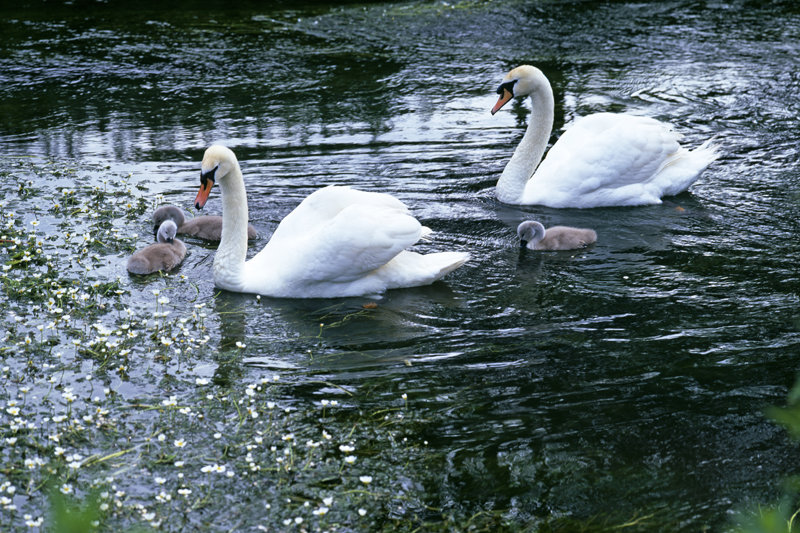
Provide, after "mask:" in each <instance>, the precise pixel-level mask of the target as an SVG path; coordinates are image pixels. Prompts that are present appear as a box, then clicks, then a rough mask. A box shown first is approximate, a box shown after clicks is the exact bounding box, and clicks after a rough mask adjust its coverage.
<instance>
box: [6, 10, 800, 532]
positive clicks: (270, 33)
mask: <svg viewBox="0 0 800 533" xmlns="http://www.w3.org/2000/svg"><path fill="white" fill-rule="evenodd" d="M36 5H39V4H36ZM42 5H44V4H42ZM48 5H49V4H48ZM39 7H41V6H39ZM156 7H160V6H156V4H154V3H149V4H148V3H146V2H145V3H141V2H140V3H139V4H138V7H136V8H135V9H132V8H125V9H123V8H119V7H118V6H114V7H113V8H112V7H111V6H96V7H94V8H92V9H91V10H88V11H79V10H78V8H77V7H74V8H73V7H67V6H62V7H59V8H58V9H54V10H49V9H48V10H42V9H39V10H25V9H17V10H13V9H11V8H3V9H4V15H5V17H4V18H5V19H6V20H7V21H8V23H7V24H6V25H5V30H4V32H3V34H2V36H0V43H2V54H0V102H2V103H0V110H2V112H0V146H2V149H3V151H4V152H6V153H14V154H32V155H37V156H44V157H55V158H60V157H77V158H84V159H99V160H103V161H107V162H108V163H109V164H110V165H112V167H115V168H118V167H119V168H122V167H124V168H131V167H132V168H133V171H134V173H139V174H142V175H143V176H144V177H146V178H148V179H149V180H152V188H153V190H154V192H160V193H163V194H165V196H166V198H167V200H168V201H170V202H173V203H177V204H180V205H183V206H184V207H185V208H187V209H189V207H190V205H191V201H192V199H193V197H194V192H195V191H196V187H197V177H198V175H197V170H198V167H199V160H200V157H201V154H202V151H203V149H204V148H205V146H206V145H208V144H209V143H211V142H214V141H221V142H224V143H226V144H228V145H230V146H231V147H233V148H234V149H235V150H236V152H237V154H238V156H239V159H240V161H241V162H242V166H243V170H244V173H245V179H246V182H247V187H248V192H249V198H250V213H251V217H252V222H253V223H254V224H255V225H256V226H257V228H258V229H259V231H260V233H261V237H260V239H259V240H257V241H256V242H255V243H253V244H251V252H252V253H255V251H256V250H257V249H259V248H260V247H261V246H263V244H264V243H265V242H266V239H267V238H268V236H269V235H270V234H271V232H272V231H273V230H274V228H275V227H276V225H277V223H278V222H279V221H280V219H281V218H282V217H283V216H285V215H286V214H287V213H288V212H289V211H290V210H291V209H292V208H293V207H294V206H295V205H297V203H299V201H300V200H301V199H302V198H303V197H305V196H306V195H307V194H309V193H310V192H311V191H313V190H315V189H316V188H318V187H320V186H323V185H326V184H331V183H338V184H347V185H353V186H357V187H361V188H365V189H370V190H378V191H386V192H391V193H393V194H396V195H397V196H399V197H400V198H402V199H403V200H404V201H406V202H407V203H408V204H409V205H410V206H411V207H412V209H413V211H414V212H415V214H416V215H417V216H418V217H419V218H420V219H421V220H423V222H424V223H425V224H427V225H429V226H430V227H432V228H433V229H434V230H435V231H436V239H434V241H433V242H431V243H426V244H423V245H422V246H421V249H422V250H423V251H432V250H444V249H464V250H470V251H471V252H472V253H473V257H474V259H473V261H472V262H471V263H470V264H469V265H468V266H466V267H465V268H463V269H461V270H459V271H458V272H456V273H455V274H454V275H452V276H450V277H448V279H447V281H446V282H444V283H441V284H437V285H434V286H433V287H430V288H424V289H416V290H410V291H397V292H392V293H390V294H387V295H386V296H385V297H384V298H383V299H381V300H379V301H377V304H378V306H377V308H375V309H365V308H364V304H365V303H369V301H368V300H367V299H345V300H336V301H321V300H311V301H280V300H272V299H267V298H263V299H260V300H257V299H256V298H255V297H253V296H242V295H233V294H227V293H222V294H220V295H219V296H218V297H217V298H216V299H215V300H214V301H213V305H210V308H211V314H212V317H211V319H212V320H213V321H214V324H215V327H216V330H215V331H214V339H213V340H212V342H213V343H215V345H216V347H217V348H218V349H219V350H220V352H221V353H223V354H225V353H230V352H231V351H235V350H236V343H237V342H239V343H243V344H246V345H247V347H246V349H244V351H243V352H242V353H243V356H242V358H241V359H237V358H235V357H234V358H228V359H221V360H220V361H217V362H216V363H218V364H217V366H216V368H217V370H216V374H215V379H216V380H217V382H218V383H222V384H224V383H230V382H232V381H235V380H238V379H240V377H241V376H242V375H244V374H248V373H253V374H258V373H260V372H264V371H266V370H265V369H291V370H293V371H296V372H298V373H299V374H304V373H305V374H307V375H311V376H318V377H320V379H325V380H327V381H329V382H332V383H336V384H338V385H340V386H342V387H347V388H350V389H356V388H358V387H359V386H370V385H374V386H373V388H372V389H371V394H370V395H369V397H367V398H364V399H363V402H364V407H365V408H368V407H370V406H371V405H372V404H374V405H380V404H381V402H383V401H385V400H386V399H388V398H396V396H397V394H398V391H404V392H407V393H408V395H409V398H410V399H411V400H413V402H412V405H413V406H414V408H416V409H420V410H423V411H425V412H426V413H429V419H430V420H431V424H430V425H429V426H427V427H424V428H421V432H422V434H421V435H420V436H421V437H423V438H426V439H427V440H428V441H429V442H430V443H431V465H432V466H433V467H434V468H438V469H441V471H442V474H441V477H440V478H437V479H436V481H435V482H431V483H433V485H432V486H429V487H426V488H427V490H428V491H429V492H430V493H431V494H433V495H434V496H433V497H434V498H435V499H436V501H432V502H431V504H432V505H434V506H441V507H444V508H457V507H461V508H463V509H467V510H471V511H475V512H477V510H480V509H511V512H512V514H513V515H514V516H518V517H521V519H523V520H527V519H530V518H532V517H534V516H545V515H548V514H556V515H558V514H567V515H571V516H575V517H578V518H585V517H591V516H595V515H608V514H611V515H613V516H619V517H629V516H631V515H635V514H637V513H641V514H647V513H655V514H656V516H658V517H662V518H663V519H664V520H665V521H668V522H669V523H670V524H674V525H672V526H670V527H671V528H674V529H683V530H692V531H693V530H696V529H697V528H698V527H700V526H701V525H702V524H710V525H713V526H717V525H719V524H722V523H724V522H725V520H726V514H727V513H728V512H729V511H730V510H731V509H735V508H737V506H738V505H739V504H740V502H743V501H747V500H749V499H764V498H769V497H771V496H773V495H774V493H775V491H776V490H777V482H778V480H779V479H781V478H782V477H783V476H784V475H786V474H788V473H795V472H796V464H797V460H798V456H799V455H800V454H798V452H797V450H796V449H795V447H793V446H792V445H791V443H789V442H788V441H787V439H786V437H785V435H784V434H783V433H782V432H781V431H779V430H778V429H776V428H775V426H774V425H773V424H771V423H770V422H768V421H766V420H765V419H764V418H763V416H762V414H761V410H762V408H763V407H764V406H766V405H769V404H776V403H782V402H783V398H784V396H785V394H786V391H787V387H788V386H789V385H790V384H791V382H792V381H793V379H794V375H795V372H796V370H797V359H798V345H799V344H800V332H799V331H798V330H799V329H800V328H799V327H798V323H799V319H798V316H799V315H800V313H799V312H798V277H797V263H798V261H800V250H798V245H797V235H798V230H799V229H800V228H798V219H800V217H799V216H798V215H800V209H798V205H800V173H799V172H798V170H797V168H798V165H797V163H798V148H797V143H796V134H797V131H798V130H800V124H799V123H798V118H797V117H798V115H799V114H800V98H798V96H797V94H798V87H799V86H800V83H799V81H800V77H799V76H798V74H797V68H796V65H797V60H796V58H797V54H798V49H797V38H796V37H797V35H798V32H799V31H800V14H798V10H797V8H796V7H795V5H794V4H793V3H790V2H789V3H781V2H772V3H764V4H761V3H752V2H744V1H742V2H732V3H728V4H724V5H719V6H717V5H712V4H707V3H697V2H663V3H658V4H654V3H639V4H626V3H611V4H609V3H601V4H597V3H593V2H589V3H572V4H567V5H565V4H562V3H545V2H542V3H539V2H519V3H513V2H512V3H504V4H503V5H500V4H495V3H486V4H469V5H460V4H459V5H457V6H449V5H447V4H444V3H432V4H428V3H426V4H422V5H416V4H413V3H411V4H404V3H401V4H392V3H376V4H366V5H362V4H358V5H347V4H337V5H332V6H320V5H319V4H316V3H309V4H307V5H306V4H295V3H292V4H288V3H286V4H276V5H274V7H271V8H266V7H263V6H261V5H260V4H259V3H245V4H239V6H238V7H236V8H230V7H229V6H228V5H227V4H224V3H213V2H210V3H205V4H203V5H202V6H200V4H198V3H185V4H183V6H182V9H173V10H169V11H163V10H161V9H156ZM524 62H530V63H535V64H537V65H539V66H541V67H542V68H543V69H544V71H545V72H546V73H547V75H548V76H549V77H550V79H551V80H552V82H553V86H554V89H555V93H556V100H557V107H556V115H557V116H556V131H555V133H554V137H553V138H554V139H555V138H556V137H557V136H558V134H559V133H560V130H559V129H560V128H561V127H563V126H564V124H568V123H569V122H570V121H572V120H573V119H574V118H576V117H578V116H581V115H584V114H587V113H591V112H597V111H625V112H630V113H634V114H643V115H649V116H654V117H656V118H659V119H663V120H667V121H669V122H671V123H673V124H674V125H675V127H676V129H677V130H678V131H680V132H681V133H683V134H684V135H685V142H686V143H687V144H689V145H696V144H698V143H699V142H701V141H703V140H705V139H707V138H708V137H710V136H712V135H717V136H718V137H717V139H718V142H719V144H720V145H721V146H722V147H723V151H724V156H723V157H722V158H721V159H720V160H719V161H718V162H717V163H715V164H714V165H713V166H712V167H711V169H710V170H709V171H708V172H707V173H706V174H705V175H704V176H703V178H701V180H700V181H699V182H698V183H697V184H696V185H695V186H694V187H693V188H692V193H691V194H684V195H681V196H679V197H677V198H672V199H669V200H668V201H667V202H665V203H664V204H663V205H660V206H652V207H644V208H633V209H629V208H624V209H622V208H620V209H595V210H589V211H580V210H556V209H546V208H539V207H510V206H503V205H501V204H499V203H497V202H496V201H495V200H494V199H493V195H492V193H491V187H492V186H493V184H494V181H495V180H496V178H497V176H498V175H499V173H500V171H501V169H502V167H503V164H504V163H505V161H506V160H507V159H508V157H509V156H510V154H511V151H512V150H513V147H514V146H515V145H516V143H517V142H518V141H519V139H520V138H521V135H522V129H523V127H524V125H525V123H526V121H527V104H519V105H517V104H515V105H514V106H513V107H511V108H510V111H508V112H506V111H504V112H503V113H500V114H498V115H497V116H495V117H490V116H489V114H488V109H489V108H490V107H491V105H492V103H493V88H494V87H495V85H496V83H497V82H498V80H499V79H500V77H501V76H502V75H503V74H504V72H505V71H506V70H507V69H508V68H509V67H512V66H516V65H517V64H520V63H524ZM216 194H218V193H216ZM219 205H220V204H219V198H218V196H212V200H211V202H210V203H209V206H208V209H209V210H210V211H212V212H213V211H214V210H215V209H216V210H217V211H218V210H219ZM534 217H535V218H538V219H540V220H542V221H543V222H544V223H545V224H546V225H553V224H570V225H576V226H586V227H593V228H594V229H595V230H596V231H597V233H598V235H599V240H598V243H597V245H596V246H595V247H594V248H592V249H590V250H586V251H582V252H578V253H565V254H535V253H531V252H522V253H521V252H520V250H519V247H518V245H517V243H516V240H515V234H514V228H515V227H516V225H517V224H518V223H519V222H520V221H522V220H524V219H526V218H534ZM145 227H146V223H145V222H144V221H143V228H145ZM143 231H144V230H143ZM190 244H191V247H190V250H191V251H190V256H189V258H188V259H187V261H186V263H185V264H184V265H183V266H182V267H181V272H182V273H183V274H185V275H187V276H190V277H192V278H196V279H197V283H198V290H199V291H200V298H204V299H210V298H211V297H212V296H213V295H214V294H215V291H214V289H213V286H212V284H211V281H210V277H211V272H210V270H211V254H212V253H213V249H212V248H209V247H203V246H200V245H199V243H190ZM376 384H380V386H378V385H376ZM610 509H613V510H610Z"/></svg>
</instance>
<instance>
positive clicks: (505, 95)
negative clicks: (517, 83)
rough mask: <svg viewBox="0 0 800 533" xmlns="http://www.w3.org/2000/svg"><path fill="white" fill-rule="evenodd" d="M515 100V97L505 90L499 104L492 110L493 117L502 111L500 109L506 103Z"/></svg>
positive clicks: (498, 100)
mask: <svg viewBox="0 0 800 533" xmlns="http://www.w3.org/2000/svg"><path fill="white" fill-rule="evenodd" d="M512 98H514V95H513V94H512V93H511V91H509V90H508V89H506V88H503V94H501V95H500V98H498V99H497V103H496V104H494V107H493V108H492V115H494V114H495V113H497V112H498V111H500V108H501V107H503V106H504V105H506V102H508V101H509V100H511V99H512Z"/></svg>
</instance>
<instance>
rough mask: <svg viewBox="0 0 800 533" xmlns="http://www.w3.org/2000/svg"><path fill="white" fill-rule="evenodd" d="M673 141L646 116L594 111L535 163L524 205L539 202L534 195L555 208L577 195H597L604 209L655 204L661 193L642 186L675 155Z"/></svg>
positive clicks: (674, 138) (676, 147) (667, 131)
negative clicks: (604, 200) (537, 166)
mask: <svg viewBox="0 0 800 533" xmlns="http://www.w3.org/2000/svg"><path fill="white" fill-rule="evenodd" d="M678 139H679V135H678V134H676V133H674V132H672V131H671V130H670V129H669V128H668V126H666V125H665V124H663V123H661V122H659V121H657V120H655V119H651V118H647V117H635V116H631V115H620V114H612V113H598V114H595V115H589V116H587V117H584V118H582V119H579V120H578V121H576V122H575V123H574V124H573V125H572V126H571V127H570V128H568V129H567V131H566V132H565V133H564V134H563V135H562V136H561V138H559V140H558V142H556V144H555V145H553V147H552V148H551V149H550V151H549V152H548V154H547V157H545V159H544V160H543V161H542V163H541V165H539V168H538V169H537V170H536V173H535V177H534V179H533V180H531V182H529V184H528V187H527V188H526V191H525V194H526V203H528V202H530V203H536V202H537V201H540V198H537V197H536V196H538V195H544V196H546V198H547V199H548V201H547V202H545V203H547V204H548V205H553V206H556V207H557V206H559V203H562V204H565V205H566V204H572V205H575V198H578V197H584V198H585V199H586V200H587V202H588V201H590V200H591V201H597V198H598V196H600V195H604V196H606V197H607V200H608V204H607V205H626V203H627V204H633V203H636V201H637V200H642V201H641V202H640V203H654V202H656V203H657V202H658V201H659V199H658V197H659V196H660V194H661V193H660V191H656V190H655V189H657V188H656V187H654V188H653V189H654V190H652V191H651V190H650V189H649V188H648V184H649V183H650V182H651V180H653V178H654V177H655V176H656V175H657V174H658V172H659V170H660V169H661V168H663V167H664V166H665V165H666V164H667V163H668V162H669V161H670V159H671V158H672V157H674V156H675V155H676V154H677V153H678V151H679V150H680V145H679V144H678ZM530 195H533V196H534V198H529V196H530ZM593 195H594V197H593ZM653 195H655V198H651V197H652V196H653ZM577 206H578V207H580V205H577Z"/></svg>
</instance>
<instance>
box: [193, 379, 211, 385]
mask: <svg viewBox="0 0 800 533" xmlns="http://www.w3.org/2000/svg"><path fill="white" fill-rule="evenodd" d="M194 383H195V385H208V380H207V379H206V378H195V380H194Z"/></svg>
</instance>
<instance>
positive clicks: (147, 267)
mask: <svg viewBox="0 0 800 533" xmlns="http://www.w3.org/2000/svg"><path fill="white" fill-rule="evenodd" d="M177 231H178V226H177V224H175V222H173V221H172V220H165V221H164V222H163V223H162V224H161V226H160V227H159V228H158V233H157V235H156V237H157V239H158V242H157V243H156V244H151V245H150V246H147V247H145V248H142V249H141V250H139V251H138V252H136V253H135V254H133V255H132V256H130V257H129V258H128V265H127V267H128V272H130V273H131V274H152V273H153V272H158V271H159V270H163V271H167V270H172V269H173V268H175V267H176V266H178V265H180V264H181V261H183V258H184V257H185V256H186V245H185V244H183V243H182V242H181V241H179V240H178V239H176V238H175V234H176V232H177Z"/></svg>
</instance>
